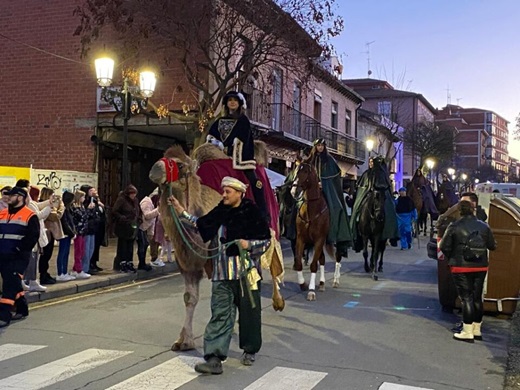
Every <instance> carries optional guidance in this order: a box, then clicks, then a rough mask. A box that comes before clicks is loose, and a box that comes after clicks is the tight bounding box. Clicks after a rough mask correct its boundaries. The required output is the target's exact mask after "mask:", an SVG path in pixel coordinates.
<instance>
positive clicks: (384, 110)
mask: <svg viewBox="0 0 520 390" xmlns="http://www.w3.org/2000/svg"><path fill="white" fill-rule="evenodd" d="M377 113H378V114H379V115H382V116H384V117H387V118H390V116H391V114H392V102H378V103H377Z"/></svg>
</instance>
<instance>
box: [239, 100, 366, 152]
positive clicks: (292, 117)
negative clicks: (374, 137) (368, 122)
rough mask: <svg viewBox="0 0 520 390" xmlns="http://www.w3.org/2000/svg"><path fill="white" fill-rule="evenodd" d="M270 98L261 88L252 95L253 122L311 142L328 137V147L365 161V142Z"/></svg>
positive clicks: (250, 111)
mask: <svg viewBox="0 0 520 390" xmlns="http://www.w3.org/2000/svg"><path fill="white" fill-rule="evenodd" d="M268 98H269V96H268V95H266V94H264V93H262V92H261V91H258V90H255V91H254V92H253V93H252V94H251V95H250V96H249V103H250V108H249V110H248V111H249V114H250V119H251V121H252V122H255V123H257V124H259V125H260V126H262V127H265V128H268V129H269V130H271V131H278V132H283V133H284V134H286V135H290V136H293V137H295V138H299V139H301V140H303V141H308V142H309V143H312V141H314V140H315V139H316V138H324V139H325V141H326V143H327V149H328V150H330V151H331V152H333V153H336V154H338V155H340V156H344V157H348V158H351V159H355V160H357V161H360V162H363V161H365V147H364V145H363V143H362V142H360V141H358V140H357V139H355V138H354V137H351V136H349V135H347V134H344V133H341V132H339V131H337V130H334V129H332V128H330V127H327V126H325V125H323V124H321V123H320V122H318V121H317V120H315V119H314V118H312V117H310V116H308V115H305V114H304V113H302V112H300V111H298V110H295V109H294V108H292V107H290V106H288V105H287V104H284V103H269V102H268Z"/></svg>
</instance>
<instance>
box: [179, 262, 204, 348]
mask: <svg viewBox="0 0 520 390" xmlns="http://www.w3.org/2000/svg"><path fill="white" fill-rule="evenodd" d="M183 276H184V287H185V289H184V306H185V308H186V316H185V317H184V326H183V327H182V330H181V333H180V335H179V338H178V339H177V340H176V341H175V343H173V345H172V351H189V350H191V349H195V340H194V339H193V314H194V312H195V307H196V306H197V303H198V301H199V286H200V280H201V278H202V272H201V271H196V272H187V273H185V274H183Z"/></svg>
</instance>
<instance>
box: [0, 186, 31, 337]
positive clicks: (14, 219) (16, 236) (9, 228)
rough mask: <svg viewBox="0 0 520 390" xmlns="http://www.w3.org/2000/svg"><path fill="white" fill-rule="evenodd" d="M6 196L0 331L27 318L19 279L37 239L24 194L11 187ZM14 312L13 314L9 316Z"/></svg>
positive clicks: (0, 243)
mask: <svg viewBox="0 0 520 390" xmlns="http://www.w3.org/2000/svg"><path fill="white" fill-rule="evenodd" d="M6 195H7V196H8V200H7V204H8V207H7V208H6V209H3V210H2V211H0V274H1V275H2V280H3V291H2V297H1V298H0V328H3V327H5V326H8V325H9V324H10V323H11V321H13V320H21V319H22V318H25V317H27V316H28V315H29V308H28V307H27V301H26V300H25V297H24V291H23V288H22V275H23V273H24V271H25V269H26V268H27V265H28V264H29V259H30V257H31V251H32V249H33V247H34V246H35V245H36V243H37V242H38V238H39V237H40V222H39V220H38V216H37V215H36V214H35V213H33V212H32V210H31V209H29V208H28V207H27V206H26V200H27V196H28V195H29V194H28V193H27V191H26V190H25V189H24V188H22V187H13V188H12V189H11V190H10V191H9V192H7V193H6ZM13 309H14V311H15V313H14V314H11V311H12V310H13Z"/></svg>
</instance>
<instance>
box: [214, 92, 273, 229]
mask: <svg viewBox="0 0 520 390" xmlns="http://www.w3.org/2000/svg"><path fill="white" fill-rule="evenodd" d="M222 106H223V108H224V115H223V116H222V117H220V118H218V119H217V120H216V121H215V122H214V123H213V124H212V125H211V128H210V129H209V136H211V137H213V138H212V139H215V140H217V143H218V142H221V143H222V145H221V146H223V147H225V148H227V155H228V156H230V157H232V158H233V168H234V169H237V170H239V171H242V172H244V174H245V176H246V177H247V180H248V181H249V184H250V185H251V190H252V191H253V196H254V198H255V203H256V204H257V206H258V207H259V208H260V210H261V211H262V213H263V215H264V216H265V217H266V218H267V219H268V220H270V216H269V212H268V209H267V203H266V198H265V194H264V189H263V184H262V182H261V181H260V180H259V179H258V178H257V177H256V174H255V169H256V161H255V145H254V139H253V133H252V131H251V123H250V122H249V119H248V117H247V116H246V114H245V110H246V108H247V104H246V99H245V98H244V95H242V94H241V93H239V92H236V91H229V92H228V93H226V95H225V96H224V98H223V99H222ZM212 143H213V142H212Z"/></svg>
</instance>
